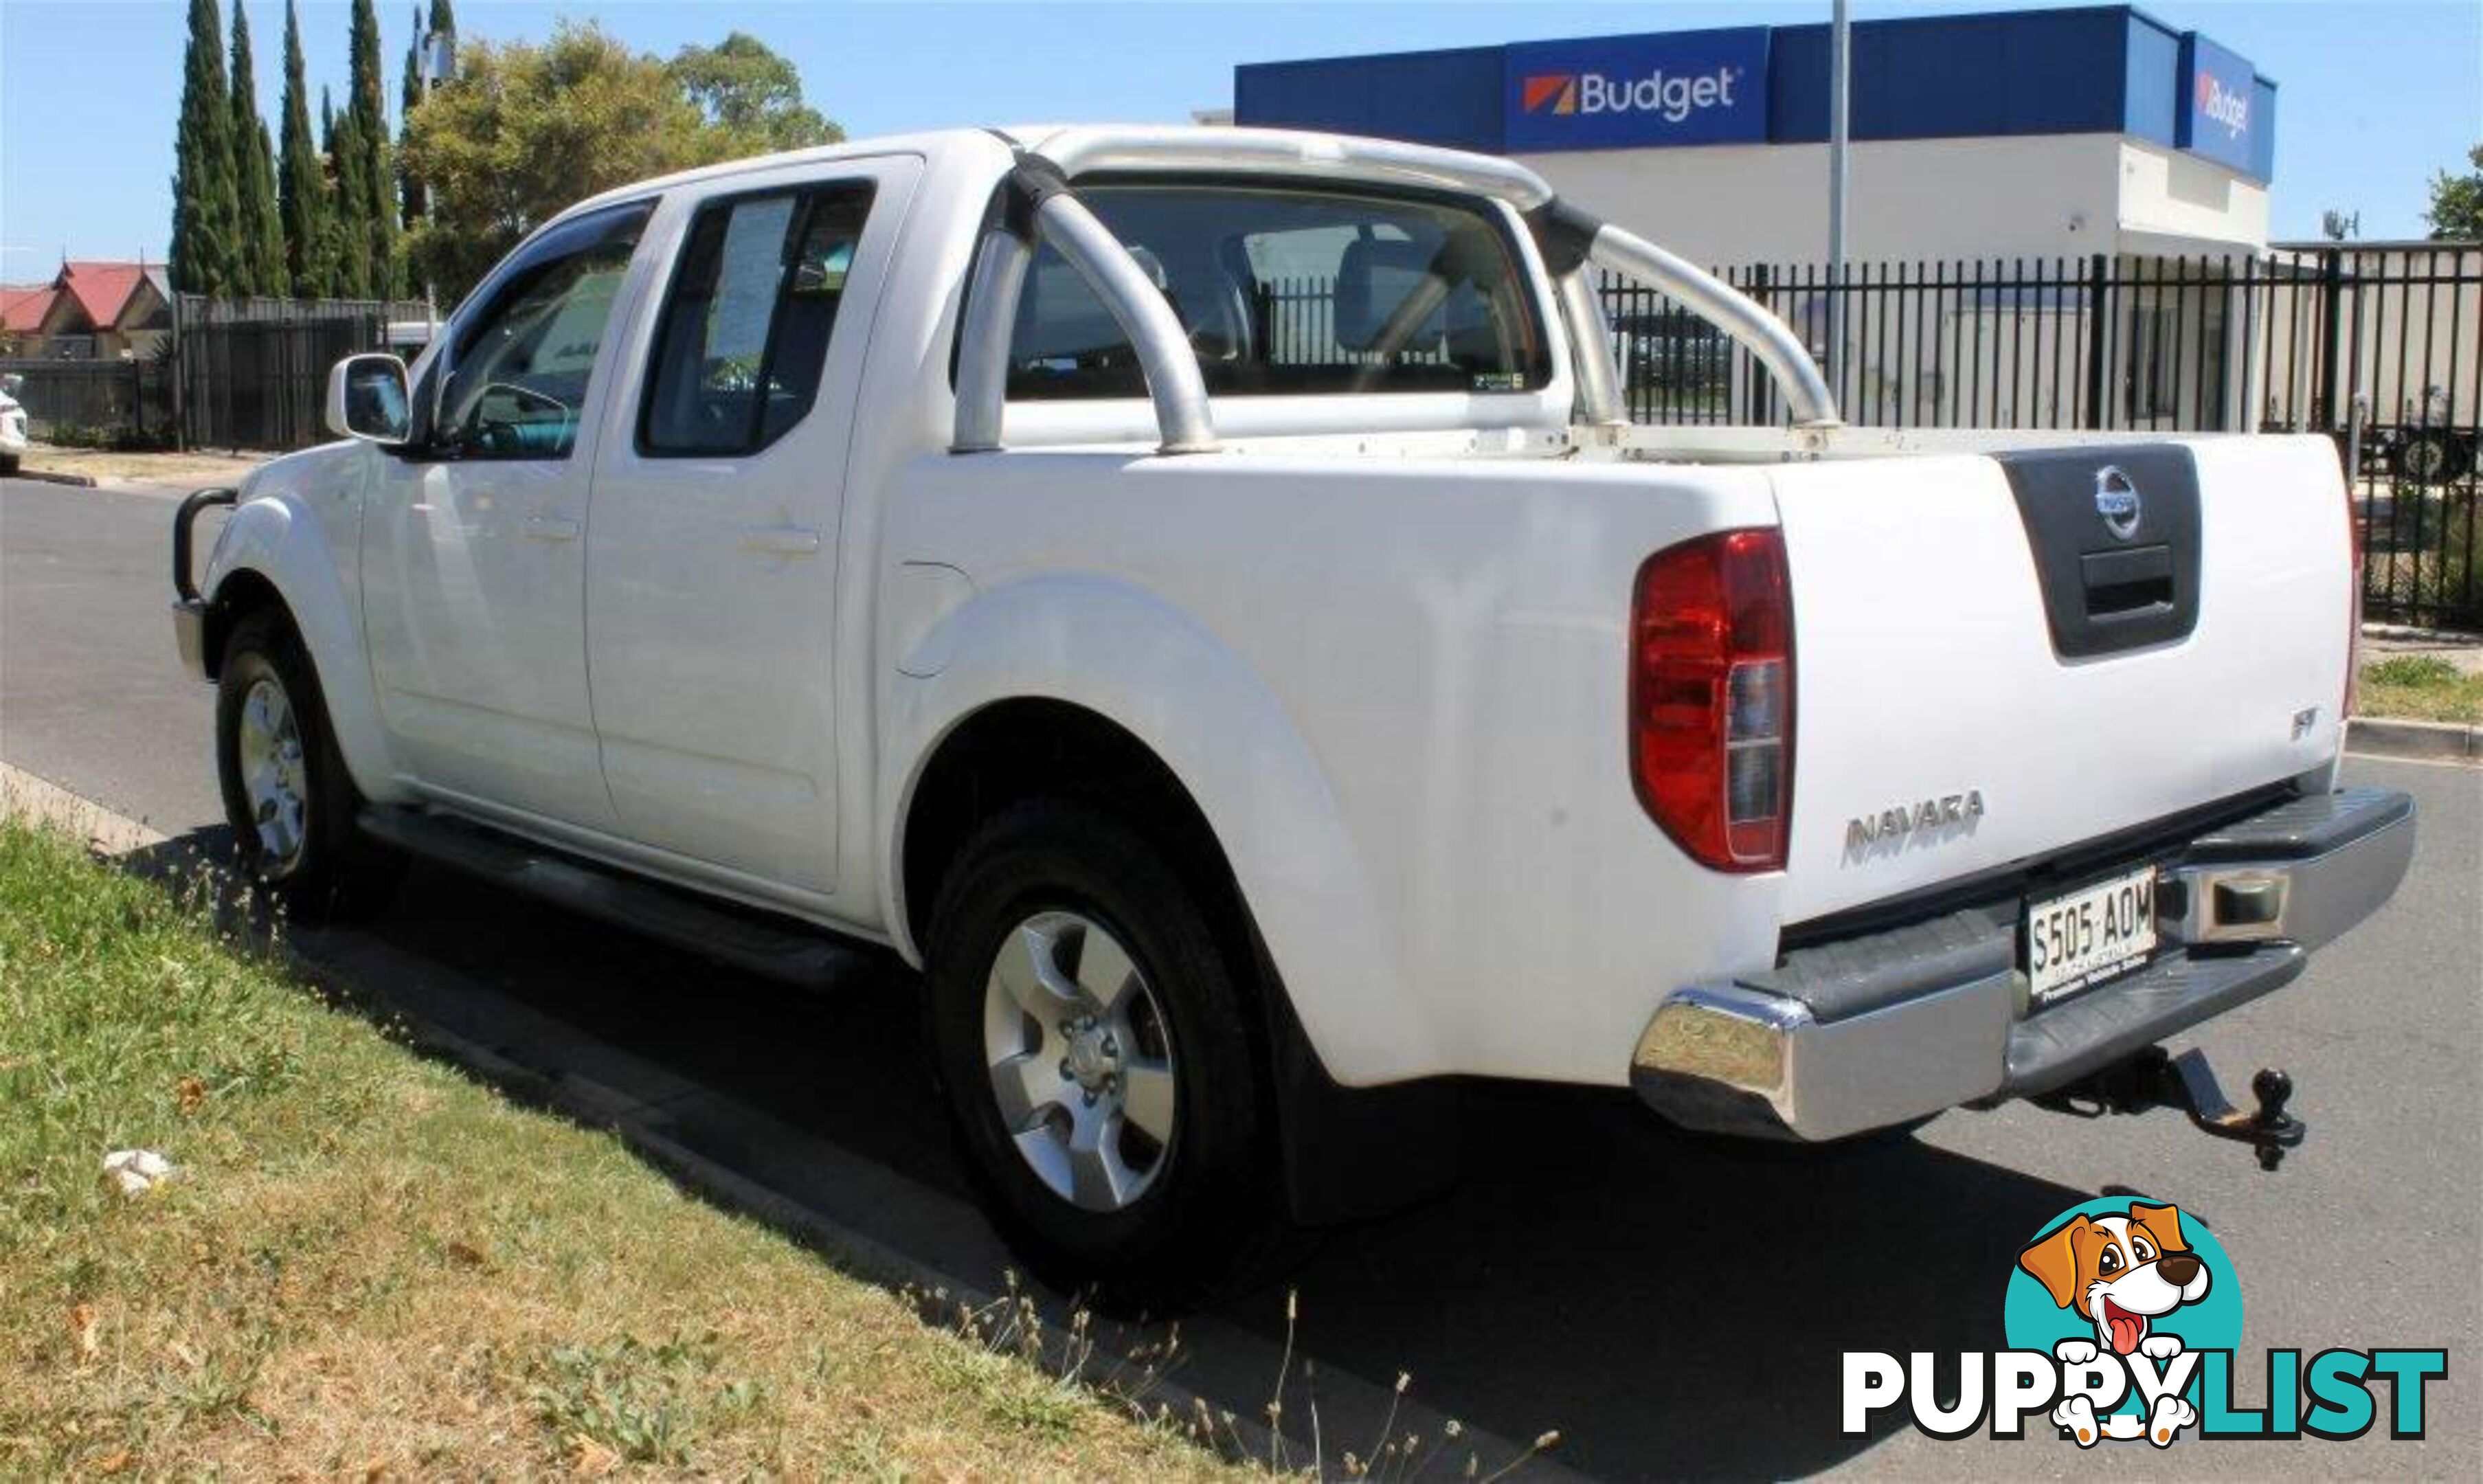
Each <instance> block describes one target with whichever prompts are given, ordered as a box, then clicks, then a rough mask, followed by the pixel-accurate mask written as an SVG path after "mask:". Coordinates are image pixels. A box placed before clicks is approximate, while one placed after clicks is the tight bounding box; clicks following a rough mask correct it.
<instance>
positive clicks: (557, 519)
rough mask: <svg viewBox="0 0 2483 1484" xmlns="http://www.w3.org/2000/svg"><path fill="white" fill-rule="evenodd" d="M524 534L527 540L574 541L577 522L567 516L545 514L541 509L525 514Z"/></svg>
mask: <svg viewBox="0 0 2483 1484" xmlns="http://www.w3.org/2000/svg"><path fill="white" fill-rule="evenodd" d="M525 535H526V540H528V541H575V540H577V522H576V521H574V520H573V519H571V518H570V517H567V516H547V515H545V514H544V513H543V512H542V511H534V512H531V513H529V514H528V515H527V517H526V523H525Z"/></svg>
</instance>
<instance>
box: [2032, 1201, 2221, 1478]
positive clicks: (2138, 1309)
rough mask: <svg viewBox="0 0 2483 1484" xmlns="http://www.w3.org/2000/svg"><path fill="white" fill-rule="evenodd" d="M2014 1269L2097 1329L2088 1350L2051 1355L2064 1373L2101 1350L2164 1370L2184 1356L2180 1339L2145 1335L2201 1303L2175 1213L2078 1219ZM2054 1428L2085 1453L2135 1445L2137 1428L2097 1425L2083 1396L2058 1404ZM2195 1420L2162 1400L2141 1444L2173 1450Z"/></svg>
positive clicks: (2040, 1242) (2136, 1210)
mask: <svg viewBox="0 0 2483 1484" xmlns="http://www.w3.org/2000/svg"><path fill="white" fill-rule="evenodd" d="M2017 1265H2018V1266H2019V1267H2021V1268H2024V1269H2025V1270H2026V1272H2027V1273H2028V1274H2029V1275H2030V1276H2032V1277H2033V1278H2034V1279H2035V1281H2036V1282H2038V1283H2040V1284H2042V1285H2043V1288H2044V1291H2045V1292H2047V1293H2049V1294H2050V1295H2051V1296H2052V1302H2053V1303H2054V1304H2056V1305H2058V1306H2059V1307H2061V1308H2063V1309H2075V1310H2076V1311H2077V1312H2078V1314H2079V1315H2080V1316H2081V1317H2083V1318H2085V1319H2087V1320H2089V1321H2090V1322H2092V1323H2093V1324H2094V1325H2095V1331H2096V1338H2095V1343H2094V1344H2092V1345H2091V1344H2088V1343H2087V1342H2086V1341H2084V1340H2079V1339H2066V1340H2063V1341H2061V1342H2060V1343H2059V1344H2058V1345H2056V1346H2054V1347H2053V1355H2054V1356H2055V1357H2056V1358H2057V1359H2058V1360H2059V1361H2060V1362H2061V1363H2062V1364H2063V1365H2085V1364H2087V1363H2089V1362H2092V1361H2093V1360H2095V1359H2096V1355H2097V1354H2098V1353H2099V1352H2100V1350H2110V1351H2112V1352H2113V1353H2114V1354H2116V1355H2122V1356H2127V1355H2130V1354H2132V1353H2137V1354H2141V1355H2144V1356H2146V1357H2147V1358H2148V1359H2149V1360H2152V1361H2159V1362H2161V1361H2169V1360H2171V1359H2173V1358H2174V1357H2175V1356H2177V1355H2179V1354H2180V1353H2181V1340H2180V1337H2178V1336H2176V1335H2158V1334H2153V1333H2150V1326H2151V1322H2152V1321H2153V1320H2156V1319H2159V1318H2161V1317H2163V1316H2164V1315H2166V1314H2169V1313H2171V1312H2173V1311H2174V1310H2176V1309H2178V1308H2180V1307H2181V1306H2182V1305H2184V1304H2195V1303H2197V1302H2198V1301H2199V1300H2201V1299H2203V1298H2205V1297H2206V1296H2207V1265H2206V1263H2204V1262H2203V1261H2201V1260H2200V1259H2199V1258H2198V1257H2197V1255H2195V1254H2193V1253H2192V1252H2191V1251H2190V1246H2189V1243H2188V1242H2187V1241H2185V1240H2183V1238H2182V1235H2181V1211H2180V1208H2179V1207H2178V1206H2142V1205H2137V1204H2135V1203H2133V1204H2132V1205H2131V1206H2130V1207H2129V1214H2128V1215H2126V1216H2109V1215H2106V1216H2089V1215H2086V1214H2083V1213H2081V1214H2079V1215H2076V1216H2073V1217H2071V1218H2069V1221H2067V1222H2065V1223H2063V1224H2062V1225H2061V1226H2059V1227H2057V1228H2055V1229H2054V1230H2052V1231H2050V1232H2045V1233H2044V1234H2043V1235H2042V1236H2040V1237H2038V1238H2036V1239H2035V1243H2034V1245H2033V1246H2031V1247H2028V1248H2027V1249H2026V1250H2025V1251H2024V1252H2022V1253H2020V1254H2018V1255H2017ZM2052 1420H2053V1421H2054V1422H2056V1423H2058V1424H2059V1425H2060V1426H2062V1427H2064V1428H2067V1429H2068V1430H2069V1432H2070V1433H2071V1434H2072V1435H2074V1436H2075V1437H2076V1439H2077V1441H2078V1444H2079V1445H2080V1446H2082V1447H2087V1446H2093V1445H2094V1444H2095V1443H2096V1441H2097V1440H2098V1439H2099V1438H2101V1437H2105V1436H2113V1437H2124V1436H2136V1435H2138V1434H2137V1429H2136V1428H2135V1427H2131V1426H2128V1425H2127V1424H2128V1423H2129V1422H2130V1421H2132V1420H2134V1419H2124V1418H2104V1419H2102V1421H2101V1422H2098V1420H2097V1419H2096V1415H2095V1409H2094V1407H2093V1406H2092V1405H2091V1404H2090V1403H2089V1402H2088V1400H2087V1399H2086V1398H2085V1397H2083V1396H2072V1397H2069V1399H2068V1400H2066V1401H2064V1402H2062V1403H2061V1405H2060V1406H2059V1407H2057V1408H2055V1409H2054V1410H2053V1413H2052ZM2197 1420H2198V1415H2197V1409H2195V1408H2193V1407H2192V1406H2191V1405H2190V1404H2189V1403H2188V1402H2186V1401H2184V1400H2182V1399H2181V1398H2180V1397H2179V1396H2177V1395H2171V1394H2168V1395H2164V1396H2161V1397H2158V1398H2157V1399H2156V1400H2155V1402H2154V1404H2153V1406H2152V1407H2151V1408H2150V1409H2149V1416H2148V1417H2147V1418H2146V1422H2145V1436H2146V1437H2147V1438H2149V1440H2150V1441H2153V1442H2155V1443H2157V1444H2163V1443H2169V1442H2170V1441H2172V1438H2173V1435H2174V1434H2175V1433H2177V1432H2179V1431H2180V1430H2181V1429H2182V1428H2184V1427H2187V1426H2189V1425H2191V1424H2192V1423H2193V1422H2195V1421H2197ZM2115 1424H2122V1425H2115Z"/></svg>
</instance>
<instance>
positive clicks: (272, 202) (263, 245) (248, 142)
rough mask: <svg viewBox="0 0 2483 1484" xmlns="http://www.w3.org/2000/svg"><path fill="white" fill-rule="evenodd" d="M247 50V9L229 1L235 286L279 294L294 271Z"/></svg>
mask: <svg viewBox="0 0 2483 1484" xmlns="http://www.w3.org/2000/svg"><path fill="white" fill-rule="evenodd" d="M250 50H251V48H250V13H248V12H247V11H245V10H244V9H243V8H242V0H233V25H232V150H233V177H234V185H235V187H236V190H235V195H236V197H237V198H238V199H239V201H240V206H241V209H240V214H239V216H238V218H237V224H238V225H237V231H238V237H237V241H238V246H239V259H240V261H239V269H240V273H239V278H238V279H237V281H236V286H237V288H238V289H239V291H240V292H242V293H245V294H274V295H278V296H282V295H284V294H288V293H290V292H292V288H293V275H292V271H291V270H290V268H288V267H287V266H286V264H285V261H284V224H283V221H282V220H281V218H280V216H279V214H278V208H277V202H276V151H275V149H274V147H273V146H270V144H269V143H268V138H267V120H266V119H262V118H260V117H259V113H258V78H257V70H256V68H255V67H254V66H253V64H252V61H251V55H250Z"/></svg>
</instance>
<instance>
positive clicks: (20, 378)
mask: <svg viewBox="0 0 2483 1484" xmlns="http://www.w3.org/2000/svg"><path fill="white" fill-rule="evenodd" d="M25 384H26V378H25V376H24V374H23V373H21V372H16V371H12V372H10V373H9V374H8V375H6V376H0V393H6V394H7V395H9V396H12V397H13V396H15V395H16V394H17V393H18V391H19V390H20V389H21V388H22V387H24V386H25Z"/></svg>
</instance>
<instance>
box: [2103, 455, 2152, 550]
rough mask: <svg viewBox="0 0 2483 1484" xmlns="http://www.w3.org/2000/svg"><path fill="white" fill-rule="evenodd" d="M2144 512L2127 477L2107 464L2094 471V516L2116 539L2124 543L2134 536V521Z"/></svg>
mask: <svg viewBox="0 0 2483 1484" xmlns="http://www.w3.org/2000/svg"><path fill="white" fill-rule="evenodd" d="M2146 508H2147V507H2146V506H2145V505H2144V504H2142V503H2141V502H2140V500H2139V498H2138V486H2136V485H2134V484H2132V483H2130V479H2129V476H2128V475H2126V474H2124V473H2123V472H2122V471H2121V470H2119V469H2117V468H2114V467H2113V466H2112V465H2111V464H2105V465H2104V466H2103V467H2102V468H2099V469H2097V470H2096V515H2098V516H2101V517H2103V528H2104V529H2105V530H2107V531H2110V532H2111V533H2112V534H2113V536H2114V537H2115V538H2116V539H2118V540H2121V541H2127V540H2129V539H2130V538H2131V537H2133V536H2135V535H2137V534H2138V517H2140V515H2142V514H2143V513H2144V512H2145V511H2146Z"/></svg>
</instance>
